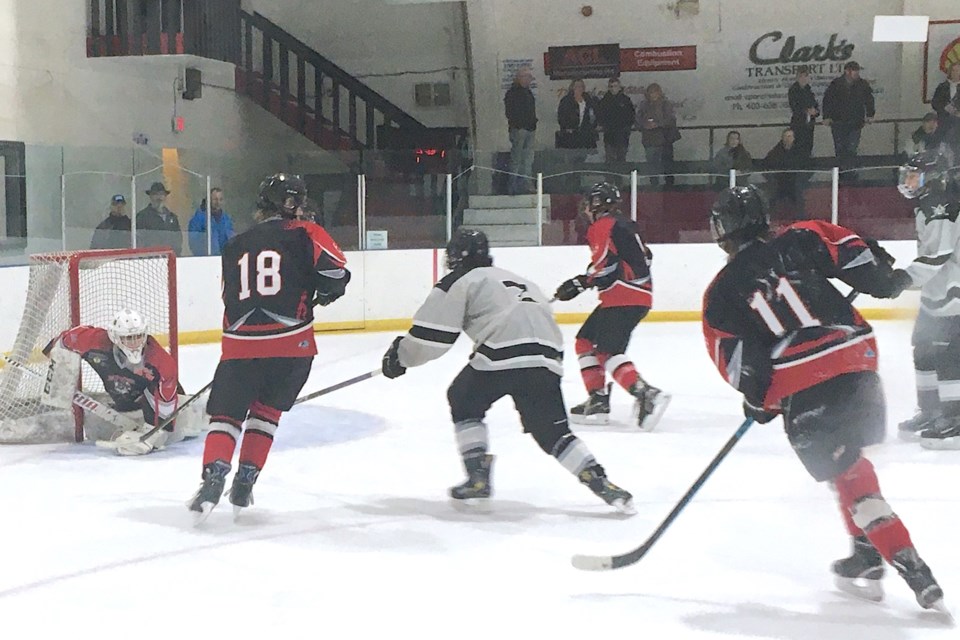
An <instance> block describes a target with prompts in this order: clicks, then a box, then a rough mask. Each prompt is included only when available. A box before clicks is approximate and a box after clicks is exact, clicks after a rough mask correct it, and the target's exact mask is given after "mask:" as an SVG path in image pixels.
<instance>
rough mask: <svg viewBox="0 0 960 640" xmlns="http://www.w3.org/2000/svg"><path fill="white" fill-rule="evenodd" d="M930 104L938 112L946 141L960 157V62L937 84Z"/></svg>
mask: <svg viewBox="0 0 960 640" xmlns="http://www.w3.org/2000/svg"><path fill="white" fill-rule="evenodd" d="M930 106H931V107H932V108H933V110H934V111H936V112H937V116H938V120H939V122H940V129H941V130H942V133H943V136H944V139H945V141H946V142H947V144H948V145H950V148H951V150H952V151H953V155H954V156H955V157H957V158H960V63H954V64H953V65H951V66H950V67H949V68H948V69H947V79H946V80H944V81H943V82H941V83H940V84H938V85H937V88H936V89H935V90H934V92H933V99H932V100H930Z"/></svg>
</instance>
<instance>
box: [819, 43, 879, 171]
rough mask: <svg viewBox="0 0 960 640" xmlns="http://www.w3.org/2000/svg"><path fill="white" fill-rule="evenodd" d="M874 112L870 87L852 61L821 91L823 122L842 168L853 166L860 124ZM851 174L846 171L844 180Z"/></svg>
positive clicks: (870, 120)
mask: <svg viewBox="0 0 960 640" xmlns="http://www.w3.org/2000/svg"><path fill="white" fill-rule="evenodd" d="M874 114H875V110H874V103H873V89H871V88H870V84H869V83H868V82H867V81H866V80H864V79H863V78H861V77H860V65H859V64H857V63H856V62H854V61H853V60H851V61H850V62H848V63H847V64H845V65H843V75H842V76H840V77H839V78H834V80H833V82H831V83H830V86H828V87H827V91H826V92H825V93H824V94H823V124H825V125H828V126H829V127H830V128H831V133H832V134H833V149H834V152H835V153H836V156H837V161H838V162H839V166H840V169H841V170H849V169H852V168H853V165H854V162H855V159H856V157H857V150H858V148H859V147H860V133H861V131H862V130H863V125H864V124H869V123H870V122H873V116H874ZM853 177H854V175H853V173H852V172H850V173H847V174H846V178H847V179H852V178H853Z"/></svg>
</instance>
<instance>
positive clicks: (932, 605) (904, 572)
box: [890, 547, 949, 615]
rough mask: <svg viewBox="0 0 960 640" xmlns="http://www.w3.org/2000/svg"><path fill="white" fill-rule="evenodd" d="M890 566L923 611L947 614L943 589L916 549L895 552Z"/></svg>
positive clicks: (910, 548)
mask: <svg viewBox="0 0 960 640" xmlns="http://www.w3.org/2000/svg"><path fill="white" fill-rule="evenodd" d="M890 564H892V565H893V566H894V567H895V568H896V570H897V573H899V574H900V577H901V578H903V579H904V580H905V581H906V583H907V586H909V587H910V589H911V590H912V591H913V594H914V595H915V596H916V597H917V604H919V605H920V606H921V607H923V608H924V609H936V610H937V611H942V612H945V613H946V612H947V610H946V607H945V606H944V604H943V589H941V588H940V585H939V584H937V581H936V580H935V579H934V577H933V573H931V571H930V567H928V566H927V563H926V562H924V561H923V560H922V559H921V558H920V556H919V555H917V550H916V549H914V548H913V547H907V548H906V549H901V550H900V551H897V552H896V553H895V554H894V555H893V559H892V560H891V561H890ZM948 615H949V614H948Z"/></svg>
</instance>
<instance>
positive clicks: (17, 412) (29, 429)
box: [0, 249, 177, 443]
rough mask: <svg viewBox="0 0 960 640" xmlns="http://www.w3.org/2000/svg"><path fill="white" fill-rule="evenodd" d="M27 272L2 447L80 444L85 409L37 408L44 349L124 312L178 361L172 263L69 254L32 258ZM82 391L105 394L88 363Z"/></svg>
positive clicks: (160, 256)
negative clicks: (133, 312)
mask: <svg viewBox="0 0 960 640" xmlns="http://www.w3.org/2000/svg"><path fill="white" fill-rule="evenodd" d="M29 268H30V275H29V284H28V287H27V294H26V301H25V303H24V309H23V316H22V318H21V320H20V328H19V330H18V331H17V336H16V339H15V341H14V344H13V347H12V349H11V351H10V352H9V353H7V355H6V357H5V358H4V362H3V363H2V365H3V368H2V369H0V443H13V442H17V443H25V442H50V441H57V440H67V439H70V438H73V439H75V440H76V441H77V442H80V441H82V440H83V411H82V410H80V409H78V408H76V407H75V408H74V410H73V411H72V412H70V411H63V410H57V409H52V408H51V407H47V406H45V405H43V404H41V402H40V398H41V394H42V392H43V386H44V382H45V378H46V374H47V364H48V360H47V359H46V357H44V355H43V353H42V351H43V349H44V347H46V346H47V344H48V343H49V342H50V341H51V340H53V339H54V338H56V337H57V336H59V335H60V334H61V333H62V332H63V331H65V330H67V329H70V328H72V327H76V326H79V325H91V326H97V327H103V328H106V327H107V326H109V323H110V322H111V321H112V320H113V317H114V315H115V314H116V313H117V311H119V310H120V309H123V308H129V309H134V310H136V311H138V312H139V313H140V314H141V315H142V316H143V318H144V320H145V321H146V322H147V330H148V332H149V333H150V335H152V336H154V337H155V338H156V339H157V340H158V341H159V342H160V344H162V345H163V346H164V347H166V348H168V349H169V350H170V352H171V353H172V354H173V357H174V359H176V358H177V307H176V298H177V296H176V279H177V277H176V258H175V256H174V254H173V252H172V251H170V250H168V249H115V250H102V251H70V252H62V253H45V254H38V255H34V256H31V257H30V267H29ZM6 299H7V300H9V299H10V298H9V297H8V298H6ZM80 388H81V389H82V390H83V391H84V392H85V393H88V394H89V393H100V392H103V391H104V388H103V384H102V382H101V381H100V378H99V377H98V376H97V374H96V373H95V372H94V371H93V369H92V368H91V367H90V366H89V365H87V363H85V362H84V363H83V368H82V373H81V380H80Z"/></svg>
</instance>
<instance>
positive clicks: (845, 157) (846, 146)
mask: <svg viewBox="0 0 960 640" xmlns="http://www.w3.org/2000/svg"><path fill="white" fill-rule="evenodd" d="M860 131H861V128H860V127H857V126H851V125H849V124H841V123H839V122H834V123H833V126H832V127H831V128H830V133H832V134H833V151H834V153H835V154H836V156H837V161H838V164H839V166H840V170H841V171H845V170H848V169H852V168H853V167H854V164H855V161H856V157H857V150H858V149H859V147H860Z"/></svg>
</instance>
